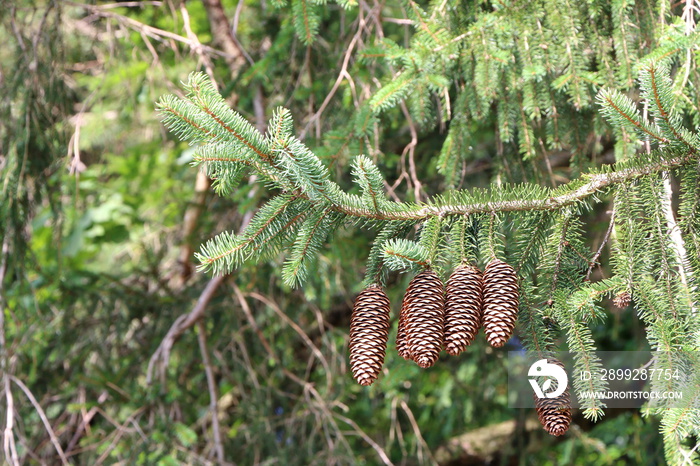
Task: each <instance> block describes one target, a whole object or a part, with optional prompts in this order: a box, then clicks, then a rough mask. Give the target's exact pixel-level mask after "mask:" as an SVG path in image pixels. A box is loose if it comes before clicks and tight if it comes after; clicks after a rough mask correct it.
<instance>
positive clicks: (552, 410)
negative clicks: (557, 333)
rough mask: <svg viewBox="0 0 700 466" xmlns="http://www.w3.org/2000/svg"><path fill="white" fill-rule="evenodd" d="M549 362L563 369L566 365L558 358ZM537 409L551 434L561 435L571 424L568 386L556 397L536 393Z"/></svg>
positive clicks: (543, 424) (541, 422)
mask: <svg viewBox="0 0 700 466" xmlns="http://www.w3.org/2000/svg"><path fill="white" fill-rule="evenodd" d="M548 362H549V363H552V364H556V365H558V366H559V367H561V368H562V369H563V368H564V365H563V364H562V363H561V362H560V361H558V360H556V359H549V360H548ZM535 409H536V410H537V417H538V418H539V419H540V424H542V427H543V428H544V430H546V431H547V432H549V433H550V434H551V435H555V436H557V437H559V436H560V435H564V434H565V433H566V431H567V430H569V425H570V424H571V396H570V395H569V389H568V388H567V389H566V390H565V391H564V393H562V394H561V395H559V396H558V397H556V398H538V397H537V396H536V395H535Z"/></svg>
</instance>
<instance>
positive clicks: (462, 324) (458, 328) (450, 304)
mask: <svg viewBox="0 0 700 466" xmlns="http://www.w3.org/2000/svg"><path fill="white" fill-rule="evenodd" d="M483 286H484V282H483V278H482V274H481V271H480V270H479V269H477V268H476V267H474V266H471V265H460V266H459V267H457V268H456V269H455V271H454V272H452V275H450V278H449V279H448V280H447V294H446V298H445V351H447V354H450V355H452V356H457V355H458V354H459V353H461V352H462V351H464V350H465V349H466V348H467V346H469V345H471V343H472V341H474V338H475V337H476V334H477V332H478V331H479V328H481V324H482V320H483V309H482V304H483Z"/></svg>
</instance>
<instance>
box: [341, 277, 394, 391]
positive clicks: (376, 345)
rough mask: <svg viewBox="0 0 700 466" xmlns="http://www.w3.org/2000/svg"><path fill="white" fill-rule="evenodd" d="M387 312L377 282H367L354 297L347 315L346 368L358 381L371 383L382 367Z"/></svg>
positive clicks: (387, 305) (387, 319) (385, 300)
mask: <svg viewBox="0 0 700 466" xmlns="http://www.w3.org/2000/svg"><path fill="white" fill-rule="evenodd" d="M389 313H390V303H389V298H387V296H386V293H384V290H383V289H382V288H381V287H380V286H378V285H370V286H369V287H367V288H365V289H364V290H363V291H362V292H360V294H359V295H357V298H355V304H354V306H353V309H352V317H351V318H350V344H349V348H350V368H351V369H352V375H353V377H355V380H357V382H358V383H359V384H360V385H371V384H372V382H374V381H375V380H376V379H377V376H378V375H379V372H380V371H381V369H382V364H384V356H385V355H386V344H387V340H388V338H389Z"/></svg>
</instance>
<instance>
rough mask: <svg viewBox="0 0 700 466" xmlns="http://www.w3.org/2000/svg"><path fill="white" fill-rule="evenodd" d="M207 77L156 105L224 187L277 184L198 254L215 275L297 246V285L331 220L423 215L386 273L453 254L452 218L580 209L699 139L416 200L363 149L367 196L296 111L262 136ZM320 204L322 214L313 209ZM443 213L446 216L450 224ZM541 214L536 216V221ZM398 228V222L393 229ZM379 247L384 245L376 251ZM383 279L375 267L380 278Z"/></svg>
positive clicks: (677, 158)
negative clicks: (295, 117) (554, 182)
mask: <svg viewBox="0 0 700 466" xmlns="http://www.w3.org/2000/svg"><path fill="white" fill-rule="evenodd" d="M208 79H209V78H208V77H207V76H205V75H203V74H201V73H195V74H193V75H191V76H190V79H189V81H188V83H187V84H186V86H185V87H186V89H187V90H188V93H187V97H186V98H185V99H178V98H175V97H172V96H166V97H164V98H163V99H161V102H160V104H159V106H160V111H161V114H162V115H163V119H164V122H165V123H166V125H167V126H169V127H170V128H171V129H172V130H173V131H174V132H176V133H177V134H178V135H179V136H180V137H182V138H183V139H187V140H190V141H192V142H194V143H198V144H201V145H200V147H199V148H198V149H197V155H196V157H195V163H196V164H201V165H203V167H204V170H205V171H206V173H207V174H208V175H209V176H212V177H213V178H215V179H216V189H217V190H218V191H219V192H221V193H228V192H231V191H232V190H233V189H234V188H235V186H236V183H237V182H238V180H240V179H241V177H242V176H244V174H245V173H246V172H248V171H250V172H252V173H256V174H259V175H261V176H262V177H263V178H264V180H265V181H266V182H267V184H268V185H269V186H270V187H273V188H277V189H279V190H280V192H279V193H278V194H276V195H274V197H273V198H272V200H271V201H270V202H269V203H268V205H266V206H265V207H263V208H261V209H260V211H259V212H258V213H257V214H256V216H255V217H254V219H253V221H252V222H251V223H250V225H249V226H248V227H247V228H246V230H245V231H244V232H243V233H242V234H240V235H234V234H231V233H224V234H222V235H220V236H218V237H216V238H214V239H213V240H210V241H209V242H207V243H206V244H205V245H204V246H203V247H202V252H201V253H200V254H198V255H197V257H198V258H199V259H200V261H201V266H200V270H211V271H213V272H214V273H217V274H220V273H225V272H230V271H231V270H232V269H233V268H234V267H235V266H237V265H240V264H241V263H242V262H243V261H245V260H249V259H253V260H260V259H261V258H262V257H270V256H271V255H272V254H275V253H277V252H278V251H280V250H282V249H286V248H288V247H292V257H290V259H289V261H288V262H287V265H286V266H285V281H286V282H287V283H289V284H293V285H299V284H301V282H302V281H303V278H304V277H305V276H306V269H307V264H308V263H310V260H312V259H313V257H311V256H314V255H315V254H316V253H317V252H318V250H319V249H320V247H321V243H322V241H323V238H325V237H326V236H327V234H329V233H330V232H331V230H332V229H333V228H334V227H332V226H331V225H340V224H341V223H343V222H352V221H361V222H364V223H366V224H367V225H368V226H370V227H372V228H378V227H379V228H381V227H383V226H384V225H387V222H388V223H389V224H395V225H399V224H406V225H416V224H420V223H424V225H423V233H421V240H420V243H421V244H420V245H418V246H419V249H415V248H410V247H408V248H407V246H410V242H409V243H400V242H398V238H397V237H396V235H395V234H392V235H390V236H387V237H386V238H385V239H384V240H383V241H382V242H386V241H388V240H389V239H391V238H394V241H393V242H392V243H391V245H390V246H391V247H389V245H388V244H387V245H378V247H379V249H377V250H376V251H375V254H374V255H373V256H372V259H371V262H372V264H371V266H368V273H370V274H379V273H380V271H381V268H382V265H387V266H388V267H389V268H390V269H399V268H405V267H408V266H411V265H412V264H413V265H415V264H420V265H422V266H426V265H428V264H429V263H430V262H431V261H432V260H433V259H434V258H435V257H436V254H439V255H440V256H439V257H440V258H442V257H443V255H444V254H447V256H449V251H447V250H443V249H444V248H443V242H442V239H441V238H442V236H443V230H444V229H445V228H449V226H450V225H451V224H452V222H453V218H454V217H469V216H474V215H477V216H478V215H479V214H488V215H490V216H491V218H492V219H496V218H497V217H498V219H499V222H500V221H501V220H502V218H501V216H502V215H503V214H508V213H511V212H520V213H523V214H526V215H530V214H534V213H536V212H543V213H547V212H559V211H561V210H562V209H567V208H571V209H572V212H576V211H577V210H578V208H579V207H581V206H585V205H586V203H587V202H589V200H591V201H593V202H597V201H598V194H599V193H604V192H606V190H607V189H608V188H610V187H612V186H615V185H620V184H626V183H630V182H632V181H633V180H635V179H639V178H644V177H646V176H649V175H653V174H655V173H659V172H667V171H669V170H672V169H675V168H678V167H682V166H684V165H686V164H689V163H690V162H694V161H695V162H696V161H697V152H696V151H695V150H694V149H693V148H688V147H687V145H682V146H679V145H676V146H674V147H666V148H664V150H656V151H653V152H651V153H649V154H645V155H643V156H641V155H640V156H639V157H635V158H634V159H633V160H628V161H625V162H619V163H617V164H614V165H611V166H606V167H602V168H599V169H597V170H592V171H590V172H589V173H587V174H584V175H582V176H581V177H580V178H579V179H576V180H573V181H571V182H569V183H567V184H564V185H562V186H559V187H557V188H546V187H542V186H539V185H535V184H528V183H523V184H518V185H504V186H501V187H499V188H498V189H489V190H485V189H474V190H471V191H465V190H464V191H451V192H447V193H446V194H444V195H438V196H435V197H433V199H431V200H429V201H427V202H425V203H419V204H415V203H410V202H401V201H392V200H389V199H388V198H387V196H386V192H385V188H384V186H385V184H386V183H385V181H384V177H383V176H382V174H381V172H380V171H379V169H378V168H377V167H376V165H375V164H374V163H373V162H372V161H371V160H370V159H369V158H367V157H365V156H358V157H356V158H355V160H354V161H353V168H352V172H353V177H354V181H355V183H356V184H357V185H358V186H359V188H360V190H361V195H355V194H350V193H348V192H346V191H344V190H343V189H341V187H340V186H339V185H338V184H337V183H335V182H334V181H332V180H331V179H330V173H329V171H328V168H327V167H326V165H325V164H324V163H323V162H322V161H321V160H320V159H319V158H318V157H317V156H316V155H315V154H314V153H313V152H312V151H311V150H310V149H309V148H308V147H307V146H306V145H305V144H304V143H302V142H301V141H300V140H299V139H298V138H296V137H295V136H294V135H293V122H292V117H291V113H290V112H289V110H286V109H283V108H279V109H277V110H276V111H275V113H274V115H273V117H272V120H271V121H270V124H269V126H268V133H267V134H266V135H262V134H261V133H260V132H258V131H257V130H256V129H255V128H254V127H253V126H252V125H250V123H248V122H247V121H245V119H244V118H243V117H241V116H240V115H239V114H238V113H236V112H234V111H233V110H231V109H230V108H228V107H227V105H226V103H225V101H224V100H223V98H222V97H221V96H220V95H219V94H218V93H217V92H216V90H215V89H214V87H213V86H212V85H211V83H210V82H209V81H208ZM661 100H662V101H663V98H662V99H661ZM611 101H613V102H614V103H615V102H617V103H618V104H619V105H617V107H616V108H622V107H629V108H625V109H624V111H623V113H622V115H623V116H620V115H621V114H619V113H615V112H612V111H611V110H610V108H611V107H608V111H609V112H612V113H611V114H617V116H618V117H619V118H622V120H621V121H622V123H620V122H619V121H618V123H619V124H625V123H624V122H625V121H628V120H629V121H634V122H635V123H636V126H635V127H637V126H638V127H641V128H643V129H649V131H652V130H653V131H652V134H653V135H657V133H658V132H659V131H661V130H660V129H659V128H658V127H655V126H653V125H651V124H648V123H646V122H644V121H642V120H641V117H640V116H639V113H638V111H637V110H636V109H635V108H633V105H632V104H631V102H628V101H626V100H625V98H624V97H623V96H621V95H616V96H614V97H611ZM618 101H619V102H618ZM620 102H621V103H620ZM635 112H636V113H635ZM624 115H626V117H624ZM619 118H618V119H619ZM674 118H675V117H674ZM669 121H670V122H671V123H673V122H674V121H675V120H674V119H673V118H672V117H670V116H669ZM650 128H651V129H650ZM679 134H681V133H679ZM659 138H663V136H659ZM662 140H663V141H665V139H662ZM321 212H324V214H323V215H322V216H320V217H316V216H317V215H321V214H320V213H321ZM311 217H313V218H316V220H317V222H318V223H315V222H313V221H312V219H311ZM330 218H332V219H333V221H332V222H330V223H327V222H326V220H323V221H321V219H330ZM443 220H444V221H446V223H444V225H443ZM305 222H311V223H305ZM541 222H542V220H541V219H539V220H537V222H536V224H540V223H541ZM547 224H548V222H544V223H542V225H545V226H546V225H547ZM314 225H315V226H314ZM443 226H444V228H443ZM433 227H435V228H433ZM392 229H393V227H392ZM400 229H401V228H398V227H397V228H396V231H398V230H400ZM545 229H546V228H545ZM319 232H322V233H323V235H321V236H322V238H321V239H320V240H319V239H318V238H316V235H317V234H318V233H319ZM493 233H494V234H496V233H498V232H496V231H494V232H493ZM492 239H493V238H492ZM458 242H460V243H461V245H460V246H459V249H461V251H460V254H463V253H464V247H465V245H464V244H463V243H462V242H463V240H459V239H458ZM293 245H296V246H293ZM418 246H416V247H418ZM379 251H382V253H381V254H378V252H379ZM492 252H493V253H496V252H497V251H495V250H494V251H492ZM447 256H444V257H447ZM470 256H471V254H470ZM377 278H379V277H377V276H375V277H374V281H376V279H377ZM368 279H369V277H368Z"/></svg>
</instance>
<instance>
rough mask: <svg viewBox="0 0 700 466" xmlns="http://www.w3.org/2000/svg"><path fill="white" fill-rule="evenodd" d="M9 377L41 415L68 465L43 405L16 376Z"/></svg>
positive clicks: (62, 459)
mask: <svg viewBox="0 0 700 466" xmlns="http://www.w3.org/2000/svg"><path fill="white" fill-rule="evenodd" d="M9 377H10V379H12V381H13V382H14V383H15V384H16V385H17V386H18V387H19V388H20V389H21V390H22V391H23V392H24V394H25V395H27V398H29V401H30V402H31V403H32V405H33V406H34V409H35V410H36V412H37V413H38V414H39V417H40V418H41V422H43V423H44V427H45V428H46V431H47V432H48V434H49V438H51V443H53V446H54V448H55V449H56V452H57V453H58V456H59V457H60V458H61V462H62V463H63V464H65V465H67V464H68V458H66V454H65V453H64V452H63V448H61V443H60V442H59V441H58V437H56V433H55V432H54V431H53V428H52V427H51V423H50V422H49V418H48V417H46V413H45V412H44V410H43V409H42V407H41V405H40V404H39V402H38V401H37V400H36V398H34V395H33V394H32V392H31V391H30V390H29V388H27V386H26V385H24V383H23V382H22V381H21V380H19V379H18V378H17V377H15V376H14V375H10V376H9Z"/></svg>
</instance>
